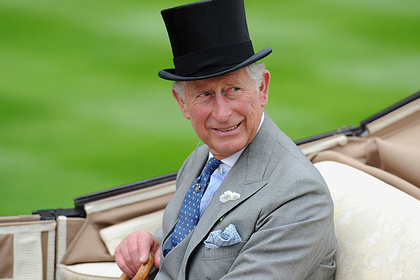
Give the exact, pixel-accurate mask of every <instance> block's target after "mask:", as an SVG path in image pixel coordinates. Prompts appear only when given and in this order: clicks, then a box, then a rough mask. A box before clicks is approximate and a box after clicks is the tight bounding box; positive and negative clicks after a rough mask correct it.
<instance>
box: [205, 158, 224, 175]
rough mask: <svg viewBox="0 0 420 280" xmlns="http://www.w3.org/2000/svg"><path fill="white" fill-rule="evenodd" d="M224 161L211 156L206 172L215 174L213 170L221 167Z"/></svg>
mask: <svg viewBox="0 0 420 280" xmlns="http://www.w3.org/2000/svg"><path fill="white" fill-rule="evenodd" d="M221 163H222V162H221V161H220V160H217V159H215V158H214V157H212V158H210V159H209V161H208V162H207V164H206V166H205V167H204V172H203V173H207V174H209V175H211V174H213V172H214V171H215V170H216V169H217V167H219V165H220V164H221Z"/></svg>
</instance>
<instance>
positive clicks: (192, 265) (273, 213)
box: [155, 114, 336, 280]
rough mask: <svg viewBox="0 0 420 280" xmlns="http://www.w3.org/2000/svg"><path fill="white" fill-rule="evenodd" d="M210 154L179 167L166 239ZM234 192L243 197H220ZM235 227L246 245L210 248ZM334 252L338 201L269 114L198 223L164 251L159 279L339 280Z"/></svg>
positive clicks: (204, 149) (165, 220) (203, 150)
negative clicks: (213, 237) (215, 237)
mask: <svg viewBox="0 0 420 280" xmlns="http://www.w3.org/2000/svg"><path fill="white" fill-rule="evenodd" d="M207 158H208V147H207V146H201V147H200V148H198V149H197V150H196V151H194V152H193V153H192V154H191V155H190V156H189V157H188V158H187V160H186V161H185V162H184V164H183V166H182V168H181V169H180V171H179V173H178V178H177V191H176V193H175V195H174V197H173V198H172V200H171V201H170V203H169V204H168V206H167V208H166V210H165V214H164V218H163V226H162V230H163V242H165V241H166V240H167V238H168V237H170V234H171V232H172V230H173V227H174V225H175V223H176V221H177V218H178V215H179V211H180V208H181V205H182V200H183V199H184V196H185V193H186V192H187V189H188V187H189V186H190V185H191V184H192V182H193V181H194V179H195V178H196V177H197V176H199V174H200V172H201V170H202V168H203V167H204V165H205V163H206V160H207ZM228 190H230V191H233V192H237V193H239V194H240V199H238V200H233V201H228V202H226V203H222V202H220V201H219V196H220V195H221V194H223V193H224V192H225V191H228ZM222 218H223V219H222ZM221 219H222V220H221ZM229 224H234V225H235V226H236V228H237V231H238V233H239V234H240V236H241V237H242V239H243V242H242V243H238V244H235V245H232V246H227V247H220V248H217V249H206V248H205V246H204V243H203V241H204V240H206V239H207V237H208V235H209V233H210V232H212V231H215V230H219V229H220V230H222V231H223V230H224V229H225V228H226V227H227V226H228V225H229ZM335 251H336V239H335V234H334V224H333V203H332V199H331V196H330V194H329V191H328V188H327V186H326V184H325V182H324V180H323V179H322V177H321V175H320V174H319V173H318V172H317V170H316V169H315V168H314V166H313V165H312V164H311V163H310V162H309V161H308V160H307V158H306V157H305V156H304V155H303V154H302V153H301V152H300V150H299V149H298V148H297V147H296V145H295V144H294V143H293V142H292V141H291V140H290V139H289V138H288V137H287V136H286V135H285V134H284V133H283V132H282V131H281V130H280V129H279V128H278V127H277V126H276V124H275V123H274V122H273V121H272V119H271V118H270V117H268V115H267V114H266V118H265V120H264V123H263V125H262V126H261V128H260V131H259V132H258V134H257V136H256V137H255V138H254V140H253V141H252V142H251V143H250V144H249V145H248V147H247V148H246V149H245V150H244V152H243V153H242V155H241V157H240V158H239V159H238V161H237V162H236V164H235V165H234V166H233V168H232V169H231V171H230V172H229V174H228V175H227V177H226V178H225V180H224V181H223V183H222V184H221V186H220V187H219V189H218V191H217V192H216V194H215V196H214V197H213V199H212V200H211V201H210V204H209V205H208V207H207V209H206V211H205V212H204V214H203V216H202V218H201V219H200V221H199V223H198V225H197V227H196V228H195V229H194V231H193V232H192V233H191V234H189V235H188V236H187V238H186V239H184V240H183V241H182V242H181V243H180V244H179V245H178V246H176V247H175V248H174V249H173V250H172V251H171V252H169V254H167V255H166V257H163V256H162V259H161V266H160V270H159V273H158V274H157V276H156V278H155V279H159V280H161V279H241V280H243V279H252V280H255V279H288V280H290V279H317V280H319V279H333V278H334V272H335V262H334V259H333V257H334V254H335Z"/></svg>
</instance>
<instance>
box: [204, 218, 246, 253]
mask: <svg viewBox="0 0 420 280" xmlns="http://www.w3.org/2000/svg"><path fill="white" fill-rule="evenodd" d="M241 242H242V238H241V236H240V235H239V233H238V231H237V230H236V227H235V225H233V224H230V225H229V226H228V227H227V228H225V230H224V231H223V232H222V231H221V230H220V229H219V230H216V231H213V232H210V234H209V237H208V238H207V239H206V240H205V241H204V244H205V246H206V248H207V249H214V248H219V247H224V246H232V245H235V244H236V243H241Z"/></svg>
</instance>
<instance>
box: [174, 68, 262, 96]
mask: <svg viewBox="0 0 420 280" xmlns="http://www.w3.org/2000/svg"><path fill="white" fill-rule="evenodd" d="M245 70H246V72H247V74H248V76H249V77H250V78H251V80H252V81H253V82H254V85H255V90H256V91H258V88H259V87H260V86H261V83H262V79H263V72H264V70H265V64H264V62H254V63H252V64H250V65H248V66H245ZM185 84H186V82H185V81H175V82H174V84H173V86H172V87H173V89H174V90H175V91H176V92H178V93H179V94H180V95H181V97H182V99H183V100H185Z"/></svg>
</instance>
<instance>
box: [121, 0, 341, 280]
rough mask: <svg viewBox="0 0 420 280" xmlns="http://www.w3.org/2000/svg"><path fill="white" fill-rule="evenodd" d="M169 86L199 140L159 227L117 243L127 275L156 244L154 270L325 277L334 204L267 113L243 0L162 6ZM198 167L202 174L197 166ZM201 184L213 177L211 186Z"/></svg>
mask: <svg viewBox="0 0 420 280" xmlns="http://www.w3.org/2000/svg"><path fill="white" fill-rule="evenodd" d="M162 16H163V18H164V20H165V24H166V28H167V30H168V34H169V38H170V41H171V45H172V51H173V55H174V64H175V68H174V69H165V70H161V71H160V72H159V76H160V77H161V78H164V79H167V80H172V81H176V83H175V84H174V86H173V88H172V93H173V96H174V97H175V99H176V100H177V102H178V104H179V106H180V108H181V111H182V113H183V115H184V116H185V118H187V119H189V120H190V121H191V124H192V126H193V128H194V130H195V132H196V133H197V135H198V136H199V138H200V139H201V140H202V141H203V142H204V143H205V145H203V146H201V147H199V148H197V149H196V150H195V151H194V152H193V153H192V154H191V155H190V156H189V157H188V158H187V160H186V161H185V162H184V164H183V166H182V167H181V169H180V171H179V173H178V177H177V191H176V193H175V195H174V197H173V198H172V200H171V201H170V202H169V204H168V205H167V207H166V210H165V214H164V218H163V223H162V230H161V231H160V232H159V233H157V234H156V236H154V235H152V234H151V233H148V232H145V231H141V232H137V233H133V234H131V235H130V236H129V237H127V238H126V239H124V240H123V242H122V243H121V244H120V245H119V246H118V248H117V250H116V252H115V257H116V261H117V263H118V265H119V266H120V268H121V269H122V270H123V271H124V272H125V273H126V274H127V275H129V276H131V277H132V276H134V274H135V272H136V271H137V269H138V268H139V266H140V264H141V263H145V262H146V261H147V260H148V256H149V252H150V251H152V252H154V253H155V256H156V258H155V267H157V268H159V272H158V274H157V275H156V279H333V278H334V272H335V263H334V259H333V257H334V254H335V251H336V240H335V235H334V224H333V205H332V200H331V197H330V194H329V192H328V188H327V186H326V185H325V183H324V181H323V179H322V177H321V176H320V174H319V173H318V172H317V171H316V169H315V168H314V167H313V166H312V164H311V163H310V162H309V161H308V160H307V159H306V157H305V156H304V155H303V154H302V153H301V152H300V150H299V149H298V148H297V147H296V145H295V144H294V143H293V142H292V141H291V140H290V139H289V138H288V137H287V136H286V135H285V134H284V133H283V132H282V131H281V130H280V129H279V128H278V127H277V126H276V125H275V123H274V122H273V121H272V120H271V119H270V117H269V116H268V115H267V114H266V113H265V112H264V110H263V107H264V106H265V105H266V104H267V100H268V88H269V83H270V73H269V72H268V71H267V70H265V69H264V64H261V63H257V62H256V61H258V60H260V59H261V58H263V57H265V56H267V55H268V54H270V53H271V49H270V48H265V49H263V50H262V51H260V52H258V53H256V54H255V53H254V50H253V47H252V43H251V41H250V39H249V34H248V29H247V26H246V20H245V11H244V4H243V0H208V1H201V2H197V3H192V4H188V5H184V6H180V7H175V8H172V9H168V10H164V11H162ZM200 173H201V175H200ZM208 182H209V183H208Z"/></svg>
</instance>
